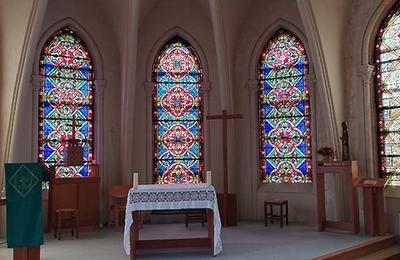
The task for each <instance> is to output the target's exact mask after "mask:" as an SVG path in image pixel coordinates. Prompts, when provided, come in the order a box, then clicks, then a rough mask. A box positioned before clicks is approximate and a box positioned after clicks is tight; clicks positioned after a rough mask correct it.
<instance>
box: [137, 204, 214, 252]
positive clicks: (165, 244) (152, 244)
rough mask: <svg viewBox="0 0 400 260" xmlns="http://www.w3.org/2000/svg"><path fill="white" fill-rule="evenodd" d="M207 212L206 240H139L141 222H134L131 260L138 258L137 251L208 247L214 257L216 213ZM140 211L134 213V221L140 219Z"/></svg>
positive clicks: (209, 210) (208, 210)
mask: <svg viewBox="0 0 400 260" xmlns="http://www.w3.org/2000/svg"><path fill="white" fill-rule="evenodd" d="M206 211H207V224H208V225H207V226H208V236H207V237H205V238H182V239H158V240H153V239H152V240H139V222H138V221H134V222H133V223H132V225H131V227H130V246H131V252H130V259H131V260H133V259H135V258H136V250H137V249H155V248H175V247H178V248H187V247H208V248H209V249H210V252H211V255H214V213H213V211H212V210H211V209H206ZM139 212H140V211H133V212H132V217H133V219H138V218H139Z"/></svg>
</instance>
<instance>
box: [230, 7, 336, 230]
mask: <svg viewBox="0 0 400 260" xmlns="http://www.w3.org/2000/svg"><path fill="white" fill-rule="evenodd" d="M271 10H274V11H273V12H271ZM246 18H247V19H245V22H244V23H243V24H242V25H241V27H240V30H239V33H238V36H237V43H236V45H237V48H236V49H235V57H234V75H233V78H234V80H233V81H234V85H233V89H234V104H235V107H234V110H235V111H237V112H242V113H243V114H244V120H239V121H237V122H235V129H236V142H237V144H236V155H235V156H236V157H235V158H236V159H235V167H234V168H235V169H237V170H236V174H237V182H236V187H237V191H238V197H239V199H238V204H239V212H238V213H239V218H241V219H262V218H263V202H264V200H266V199H288V200H289V212H290V214H289V215H290V221H296V222H300V223H305V224H315V223H316V194H315V182H314V183H313V184H301V185H293V184H292V185H287V184H280V185H274V184H262V183H261V181H260V173H259V165H258V143H257V144H252V142H253V141H254V140H256V142H258V129H257V128H255V130H254V131H253V132H252V129H251V123H252V122H250V118H251V116H252V115H251V114H252V113H255V114H256V115H257V103H255V106H254V105H253V106H250V105H251V101H250V100H251V98H250V95H253V94H252V92H251V91H250V90H249V89H248V86H249V85H252V84H254V83H252V82H254V80H255V79H256V73H257V72H256V67H254V68H253V67H249V66H252V64H251V61H252V59H254V57H253V56H254V55H255V56H256V57H255V58H256V59H258V56H259V55H260V53H257V50H255V48H256V46H257V43H259V42H260V41H264V44H263V45H265V44H266V43H267V41H268V40H269V38H268V37H271V36H272V35H273V33H274V32H275V31H271V30H272V29H271V28H275V29H279V28H282V27H284V28H286V29H288V30H289V31H290V30H291V28H294V29H295V31H293V30H292V32H293V33H295V34H297V36H298V37H299V38H300V39H301V40H302V41H303V44H304V45H305V46H306V50H307V54H308V58H309V60H310V73H311V74H312V73H313V57H312V52H311V51H310V49H311V48H313V47H314V46H310V45H311V44H309V43H308V41H307V37H306V36H305V35H306V33H305V29H304V28H303V23H302V19H301V15H300V13H299V10H298V7H297V4H296V2H294V1H289V0H287V1H254V4H253V6H252V8H251V9H250V11H249V12H248V13H247V14H246ZM328 20H329V22H331V23H335V21H336V18H333V17H329V19H328ZM279 24H281V25H282V26H281V25H279ZM288 27H289V28H288ZM325 29H327V28H325ZM331 33H333V34H334V35H333V36H332V37H339V38H340V39H343V37H342V36H341V35H340V34H341V33H342V31H333V32H331ZM266 34H269V36H268V37H266ZM263 37H264V38H263ZM336 43H337V44H339V42H337V41H336ZM260 51H261V50H260ZM252 52H253V53H252ZM332 55H333V54H332ZM340 61H341V60H340V59H339V60H336V61H335V62H336V63H334V66H336V67H340V66H339V65H340V64H339V62H340ZM332 77H333V76H332ZM333 78H334V80H336V81H340V82H342V79H341V78H340V75H336V74H335V75H334V77H333ZM314 84H315V86H314V87H313V89H312V91H311V102H312V136H313V140H312V146H313V158H314V160H317V156H316V154H315V150H316V149H317V147H321V146H322V145H331V143H330V142H329V140H330V139H329V136H330V130H329V129H328V128H329V125H330V122H328V121H327V120H326V116H324V115H326V113H327V109H328V106H327V105H326V100H325V96H324V95H323V92H322V90H321V88H320V87H319V86H318V81H317V82H315V83H314ZM339 92H340V91H339ZM342 98H343V96H342V95H339V96H338V97H336V98H335V100H336V101H335V102H336V103H337V105H338V106H342V105H341V104H342V103H343V102H344V101H343V100H342ZM256 102H257V101H256ZM336 103H335V107H336ZM256 117H257V116H256ZM257 120H258V119H257V118H256V122H255V123H257ZM253 150H254V151H255V152H254V151H253ZM253 157H257V158H253ZM313 178H314V180H315V173H313ZM326 184H327V216H328V217H329V218H332V219H336V218H337V217H338V216H337V215H338V212H337V211H338V207H341V206H340V205H339V204H341V201H340V200H339V199H336V196H337V191H335V185H334V180H333V179H329V178H328V180H327V181H326Z"/></svg>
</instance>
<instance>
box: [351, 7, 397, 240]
mask: <svg viewBox="0 0 400 260" xmlns="http://www.w3.org/2000/svg"><path fill="white" fill-rule="evenodd" d="M395 2H396V1H394V0H391V1H380V0H355V1H353V4H352V8H351V12H352V15H351V17H352V19H351V20H350V23H349V26H348V32H347V34H348V37H347V40H346V44H347V46H348V48H347V49H346V50H347V51H346V57H347V59H346V69H347V82H348V84H347V85H348V87H347V88H346V97H347V100H346V102H347V106H346V116H347V117H346V120H347V121H348V122H349V131H350V134H351V139H350V142H351V144H352V145H351V146H350V148H351V155H352V158H354V159H355V160H358V161H359V162H360V163H359V166H360V171H359V172H360V175H361V176H362V177H369V178H378V177H379V176H378V171H377V169H378V168H377V167H378V161H377V158H378V153H377V135H376V111H375V104H374V97H375V95H374V77H373V69H374V67H373V64H374V63H373V62H374V61H373V59H374V56H373V55H374V45H375V37H376V33H377V31H378V30H379V27H380V24H381V22H382V21H383V19H384V18H385V17H386V14H387V12H388V11H389V9H390V8H391V6H392V5H393V4H394V3H395ZM399 191H400V188H399V187H390V188H385V210H386V214H387V227H388V230H389V231H390V232H394V233H397V234H399V223H400V222H399V216H400V215H399V214H400V208H399V206H398V205H400V204H399V202H400V192H399ZM360 207H361V208H363V205H362V204H360ZM361 217H362V215H361Z"/></svg>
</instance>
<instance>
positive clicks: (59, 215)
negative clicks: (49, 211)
mask: <svg viewBox="0 0 400 260" xmlns="http://www.w3.org/2000/svg"><path fill="white" fill-rule="evenodd" d="M78 223H79V214H78V211H77V210H76V209H58V210H56V228H55V230H54V237H55V238H57V237H58V240H61V233H62V229H63V226H65V225H68V226H69V227H70V228H71V234H72V236H73V235H74V231H75V237H76V238H78V237H79V228H78V226H79V224H78Z"/></svg>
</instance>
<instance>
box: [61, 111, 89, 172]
mask: <svg viewBox="0 0 400 260" xmlns="http://www.w3.org/2000/svg"><path fill="white" fill-rule="evenodd" d="M66 126H71V127H72V138H71V139H69V138H68V137H67V140H66V143H67V144H68V145H67V147H64V163H65V164H66V165H74V166H78V165H83V164H84V161H83V147H81V146H79V140H77V139H76V137H75V134H76V127H77V124H76V118H75V115H74V116H73V118H72V125H68V124H67V125H66Z"/></svg>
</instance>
